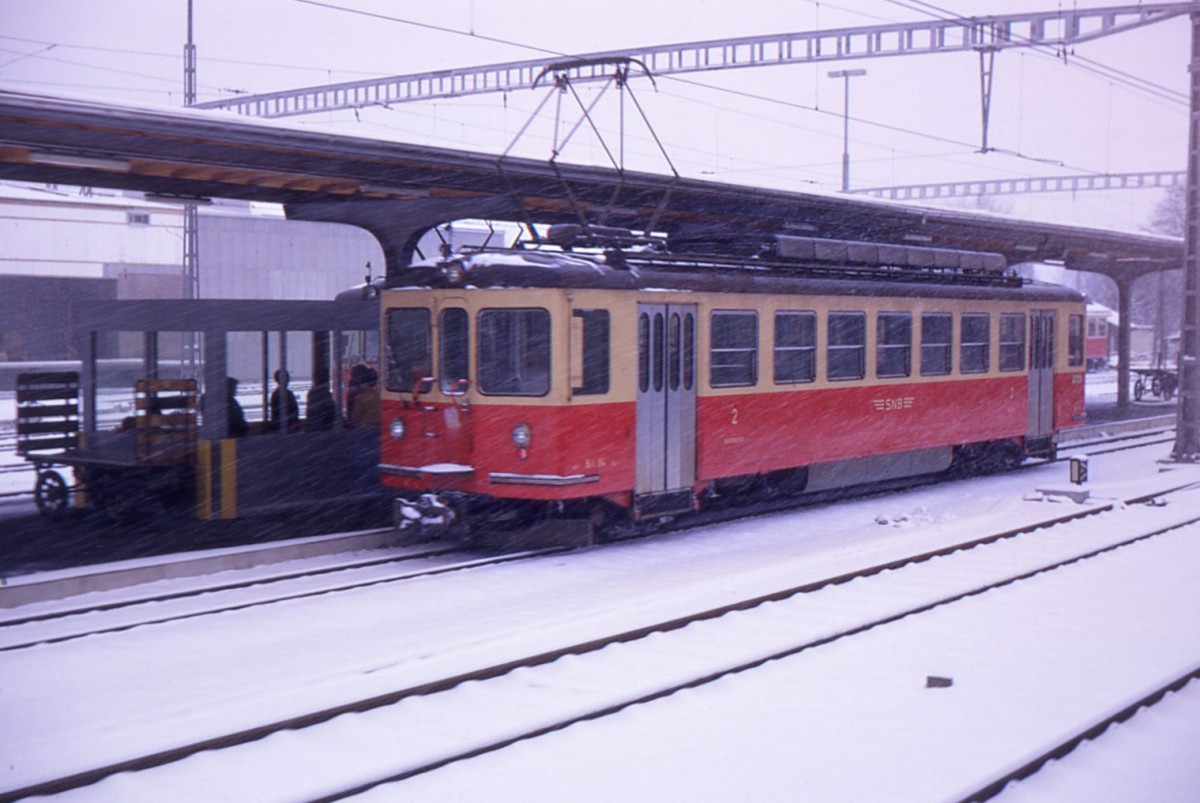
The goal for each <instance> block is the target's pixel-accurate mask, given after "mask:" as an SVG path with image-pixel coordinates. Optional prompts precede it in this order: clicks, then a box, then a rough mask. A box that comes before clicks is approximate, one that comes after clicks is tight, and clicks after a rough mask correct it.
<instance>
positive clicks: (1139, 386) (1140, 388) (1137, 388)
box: [1133, 379, 1146, 401]
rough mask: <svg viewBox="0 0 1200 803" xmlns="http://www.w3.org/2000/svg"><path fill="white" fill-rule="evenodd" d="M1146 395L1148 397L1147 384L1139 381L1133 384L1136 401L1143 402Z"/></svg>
mask: <svg viewBox="0 0 1200 803" xmlns="http://www.w3.org/2000/svg"><path fill="white" fill-rule="evenodd" d="M1145 395H1146V383H1145V382H1143V381H1142V380H1140V379H1139V380H1138V381H1136V382H1134V383H1133V398H1134V401H1141V400H1142V396H1145Z"/></svg>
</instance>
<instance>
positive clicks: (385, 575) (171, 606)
mask: <svg viewBox="0 0 1200 803" xmlns="http://www.w3.org/2000/svg"><path fill="white" fill-rule="evenodd" d="M558 551H561V550H559V549H543V550H536V551H528V552H512V553H507V554H504V555H493V556H489V557H478V556H469V555H465V554H464V553H463V552H462V551H460V550H459V549H458V548H456V547H436V548H429V547H425V548H419V549H415V550H409V551H404V552H402V553H400V554H394V553H392V554H389V555H387V556H385V557H369V558H358V559H355V560H351V561H342V562H336V563H334V564H332V565H322V566H318V567H311V566H310V567H306V568H304V569H302V570H291V571H282V572H277V573H271V574H261V573H255V574H253V575H251V576H248V577H244V578H241V579H238V580H233V581H229V580H225V579H223V578H222V577H221V576H219V575H217V576H214V577H213V578H212V580H211V581H209V582H202V583H199V584H195V585H192V586H191V587H189V588H186V589H179V590H174V589H163V590H159V591H157V592H152V593H141V594H139V593H136V592H135V593H133V594H117V595H115V596H113V597H107V598H101V599H95V600H93V601H92V602H90V603H85V604H76V605H67V606H57V605H56V606H50V607H46V608H43V609H40V610H38V609H34V610H31V609H29V608H25V609H18V610H16V611H14V612H13V613H12V614H11V615H10V616H8V617H5V616H4V615H3V614H0V653H3V652H9V651H12V650H19V649H25V648H27V647H33V646H36V645H38V644H57V643H60V642H64V641H70V640H72V639H78V638H84V637H86V636H97V635H102V634H106V633H119V632H121V631H124V630H130V629H132V628H135V627H147V626H150V625H162V624H167V623H170V622H178V621H182V620H185V619H194V618H196V617H200V616H216V615H218V614H222V613H229V612H231V611H241V610H246V609H248V608H255V607H259V606H262V605H274V604H278V603H282V602H289V601H293V600H298V599H305V598H308V597H318V596H322V595H325V594H336V593H339V592H347V591H355V590H358V589H363V588H370V587H372V586H378V585H383V584H387V583H400V582H405V581H409V580H415V579H418V578H425V577H432V576H434V575H439V574H447V573H450V572H460V571H466V570H468V569H476V568H480V567H484V566H494V565H497V564H500V563H507V562H509V561H514V560H525V559H528V558H531V557H538V556H541V555H550V554H554V553H555V552H558ZM421 561H428V563H427V564H426V565H422V566H420V568H415V569H402V570H400V571H396V570H395V569H394V568H392V567H395V566H396V565H397V564H406V565H407V564H410V563H417V562H421ZM384 567H389V568H387V569H386V570H385V571H383V572H380V571H377V570H378V569H380V568H384ZM327 575H336V576H334V577H331V578H329V579H327V580H318V579H317V578H322V577H325V576H327Z"/></svg>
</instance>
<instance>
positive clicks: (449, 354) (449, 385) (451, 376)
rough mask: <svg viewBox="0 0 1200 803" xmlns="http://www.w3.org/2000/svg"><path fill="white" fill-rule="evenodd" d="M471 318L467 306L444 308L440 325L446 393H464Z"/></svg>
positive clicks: (440, 371)
mask: <svg viewBox="0 0 1200 803" xmlns="http://www.w3.org/2000/svg"><path fill="white" fill-rule="evenodd" d="M470 326H471V317H470V315H469V314H468V313H467V311H466V310H465V309H458V308H452V309H444V310H442V314H441V315H440V316H439V326H438V385H439V387H441V389H442V392H443V393H453V394H456V395H457V394H463V393H466V392H467V386H466V382H464V381H463V380H465V379H467V378H468V376H469V374H468V371H469V370H470V363H469V354H468V350H469V349H470V342H471V338H470Z"/></svg>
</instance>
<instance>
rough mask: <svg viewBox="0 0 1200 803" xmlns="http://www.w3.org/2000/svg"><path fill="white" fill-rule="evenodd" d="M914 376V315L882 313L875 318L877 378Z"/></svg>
mask: <svg viewBox="0 0 1200 803" xmlns="http://www.w3.org/2000/svg"><path fill="white" fill-rule="evenodd" d="M911 374H912V314H911V313H908V312H881V313H879V315H878V317H876V318H875V376H877V377H881V378H887V377H897V376H909V375H911Z"/></svg>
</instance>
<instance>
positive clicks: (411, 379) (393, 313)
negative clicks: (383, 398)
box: [384, 307, 433, 393]
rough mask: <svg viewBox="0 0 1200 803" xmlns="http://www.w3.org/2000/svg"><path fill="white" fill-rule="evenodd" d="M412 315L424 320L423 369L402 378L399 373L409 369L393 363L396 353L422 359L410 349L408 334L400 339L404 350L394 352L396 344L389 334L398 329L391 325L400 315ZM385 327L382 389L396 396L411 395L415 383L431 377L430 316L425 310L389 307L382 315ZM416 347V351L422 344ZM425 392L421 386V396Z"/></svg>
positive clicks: (416, 351)
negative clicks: (383, 386) (383, 383)
mask: <svg viewBox="0 0 1200 803" xmlns="http://www.w3.org/2000/svg"><path fill="white" fill-rule="evenodd" d="M414 313H415V314H416V315H419V316H423V317H424V325H423V327H422V329H423V333H422V334H423V338H422V339H423V345H424V355H423V361H422V362H421V366H422V367H421V369H420V370H416V369H412V370H407V374H408V375H407V376H401V374H402V373H405V372H406V371H405V369H411V368H412V365H410V364H404V365H398V364H397V359H396V355H397V353H398V352H403V353H404V354H405V355H406V356H407V357H409V358H411V357H413V356H421V355H420V354H419V353H418V352H419V349H414V348H412V346H413V343H412V339H411V334H408V335H406V337H405V338H404V339H403V342H404V343H405V348H404V349H402V350H398V349H396V348H394V342H395V341H393V339H392V333H393V332H395V331H397V330H398V329H399V328H400V327H399V326H398V325H397V324H396V323H394V321H395V320H396V319H397V318H399V317H400V316H401V315H410V314H414ZM384 326H385V327H386V334H385V338H386V339H385V341H384V342H385V344H386V349H385V355H384V361H385V364H384V369H385V370H384V374H385V376H384V382H385V385H386V387H387V389H388V390H390V391H392V392H395V393H412V391H413V387H414V385H415V384H416V383H417V379H419V378H424V377H426V376H430V375H431V374H432V373H433V312H432V310H430V309H429V308H428V307H389V308H388V309H387V311H386V312H385V313H384ZM416 345H417V346H418V347H419V346H420V345H421V343H417V344H416ZM416 362H417V361H416V360H412V359H408V360H407V363H412V364H415V363H416ZM417 374H420V377H417V376H416V375H417ZM425 391H426V388H425V385H424V383H422V387H421V392H422V393H424V392H425Z"/></svg>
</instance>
